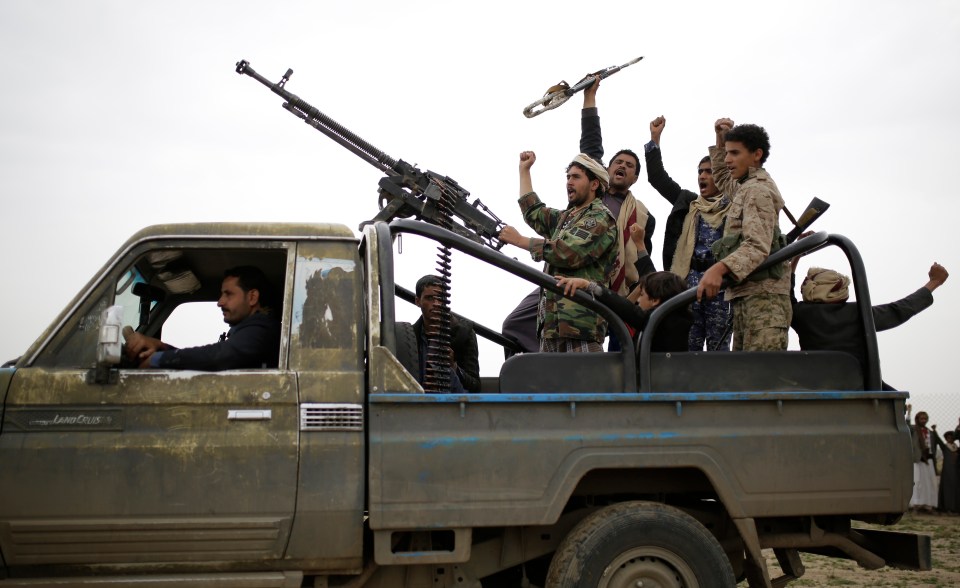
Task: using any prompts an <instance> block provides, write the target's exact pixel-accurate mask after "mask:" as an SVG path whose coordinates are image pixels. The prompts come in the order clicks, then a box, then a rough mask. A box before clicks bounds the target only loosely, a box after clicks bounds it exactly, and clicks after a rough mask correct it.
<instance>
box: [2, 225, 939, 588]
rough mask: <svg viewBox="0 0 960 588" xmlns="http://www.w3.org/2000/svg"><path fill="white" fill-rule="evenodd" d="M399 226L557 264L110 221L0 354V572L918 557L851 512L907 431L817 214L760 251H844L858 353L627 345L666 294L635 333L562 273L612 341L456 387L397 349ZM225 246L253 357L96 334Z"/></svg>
mask: <svg viewBox="0 0 960 588" xmlns="http://www.w3.org/2000/svg"><path fill="white" fill-rule="evenodd" d="M402 233H409V234H413V235H417V236H419V237H418V238H425V239H428V240H431V241H435V242H436V243H438V244H440V245H441V246H444V247H450V248H452V249H453V250H455V251H456V252H458V255H466V256H470V257H473V258H475V259H476V260H478V261H479V262H480V263H483V264H485V265H486V267H487V269H488V271H489V272H491V274H495V273H497V272H504V273H505V274H511V275H512V276H515V277H519V278H522V279H524V280H527V281H529V282H530V283H532V284H534V285H536V286H540V287H545V288H555V285H554V281H553V279H552V278H550V277H549V276H547V275H546V274H543V273H542V272H539V271H537V270H535V269H533V268H530V267H529V266H527V265H524V264H522V263H520V262H517V261H516V260H513V259H510V258H508V257H507V256H505V255H503V254H501V253H499V252H497V251H494V250H493V249H490V248H485V247H483V246H481V245H479V244H477V243H475V242H473V241H471V240H469V239H466V238H464V237H462V236H459V235H457V234H454V233H451V232H448V231H446V230H444V229H442V228H439V227H436V226H434V225H430V224H427V223H424V222H421V221H415V220H410V219H406V220H395V221H393V222H392V223H390V224H386V223H384V222H377V223H374V224H370V225H367V226H366V227H365V228H364V229H363V231H362V235H361V238H359V239H358V238H357V237H356V236H355V234H354V233H353V232H352V231H351V230H350V229H348V228H347V227H345V226H342V225H336V224H266V223H264V224H185V225H163V226H154V227H149V228H146V229H144V230H141V231H140V232H138V233H137V234H135V235H134V236H133V237H131V238H130V239H129V240H128V241H127V242H126V243H125V244H124V245H123V246H122V247H121V248H120V249H119V251H118V252H117V253H116V254H115V255H114V256H113V257H112V258H111V259H110V260H109V261H108V262H107V263H106V264H105V265H104V266H103V268H102V270H101V271H100V272H98V273H97V274H96V275H95V276H94V277H93V278H92V279H91V280H90V281H89V282H88V283H87V285H86V286H85V287H83V289H82V290H81V291H80V292H79V293H78V294H77V295H76V297H75V298H74V299H73V300H72V302H70V303H69V305H68V306H67V307H66V308H65V309H64V310H63V311H62V312H61V313H60V314H59V316H58V317H57V318H56V320H54V321H53V323H52V324H51V325H50V326H49V328H48V329H47V330H46V331H44V332H43V333H42V334H41V335H40V336H39V337H38V338H37V340H36V342H35V343H33V344H32V345H31V346H30V347H29V349H27V350H26V352H25V353H24V354H23V355H22V356H21V357H20V358H18V359H16V360H13V361H11V362H8V363H7V364H6V365H5V366H4V367H3V368H2V369H0V399H2V405H0V410H2V413H0V414H2V421H0V422H2V428H0V472H2V475H0V554H2V559H0V587H3V588H6V587H8V586H70V585H81V584H82V585H83V586H101V585H103V586H138V587H143V586H161V585H162V586H170V585H190V586H242V587H267V586H278V587H279V586H289V587H299V586H314V587H318V588H319V587H328V586H350V587H361V586H363V587H406V588H417V587H424V588H426V587H480V586H484V587H491V586H511V585H517V586H518V585H520V582H525V583H526V582H529V581H530V580H531V579H532V580H533V581H534V583H535V584H537V585H546V586H548V587H550V588H569V587H591V588H592V587H595V586H596V587H608V588H618V587H625V586H641V585H643V586H650V585H655V586H675V587H679V586H682V587H688V588H689V587H712V586H734V585H735V584H736V583H737V582H738V581H744V582H746V583H747V584H748V585H749V586H750V587H760V586H763V587H772V586H782V585H784V584H786V583H787V582H789V581H790V580H792V579H794V578H797V577H799V576H801V575H802V574H803V563H802V560H801V553H803V552H813V553H821V554H828V555H833V556H837V557H845V558H850V559H853V560H856V561H857V562H858V563H859V564H860V565H861V566H863V567H865V568H878V567H882V566H884V565H892V566H898V567H904V568H910V569H929V568H930V544H929V538H928V537H925V536H920V535H913V534H909V533H900V532H895V531H889V530H885V529H884V530H870V529H866V528H860V527H857V526H856V525H854V524H853V523H855V522H857V521H862V522H867V523H874V524H879V525H891V524H893V523H895V522H896V521H897V520H898V519H899V518H900V517H901V516H902V514H903V513H904V512H905V511H906V510H907V507H908V503H909V499H910V495H911V488H912V458H911V443H910V438H909V431H908V427H907V424H906V422H905V420H904V406H905V399H906V398H907V396H908V395H907V393H905V392H896V391H883V390H881V381H880V368H879V363H878V359H877V342H876V335H875V332H874V329H873V322H872V321H873V319H872V314H871V312H870V311H869V308H870V301H869V290H868V288H867V283H866V277H865V272H864V271H863V267H862V261H861V260H860V257H859V254H858V253H857V251H856V248H855V247H854V246H853V244H852V243H850V242H849V241H848V240H846V239H845V238H843V237H842V236H839V235H828V234H826V233H818V234H816V235H813V236H810V237H807V238H805V239H802V240H800V241H798V242H796V243H794V244H792V245H790V246H788V247H787V248H785V249H783V250H781V251H780V252H778V253H777V254H776V255H774V256H772V257H771V259H770V260H768V262H767V263H775V262H777V261H781V262H782V261H783V260H784V259H786V258H788V257H790V256H792V255H796V254H797V253H801V252H807V251H813V250H816V249H820V248H824V247H839V248H840V249H841V250H842V251H843V252H844V253H845V254H846V255H847V257H848V259H849V260H850V262H851V266H852V269H853V274H854V284H855V287H856V292H857V297H858V300H859V302H860V304H861V308H862V309H864V311H863V312H861V315H862V319H863V325H864V333H865V335H864V337H865V341H864V344H865V346H866V349H867V350H868V359H869V362H868V363H869V367H868V369H866V370H863V369H861V367H860V363H859V362H858V361H857V360H856V359H855V358H853V356H850V355H846V354H842V353H835V352H809V351H785V352H777V353H652V352H651V350H650V342H651V340H652V333H653V332H654V331H655V330H656V328H657V326H658V324H659V322H660V321H661V320H662V317H664V316H666V313H668V312H670V311H672V310H673V309H675V308H676V307H678V306H681V305H685V304H688V303H689V302H690V301H691V298H692V296H693V295H694V292H693V291H688V292H686V293H684V294H682V295H681V296H678V297H676V298H674V299H673V300H671V301H669V302H667V303H665V304H664V305H662V306H661V307H660V308H659V309H658V310H657V311H656V312H654V314H653V316H652V317H651V320H650V323H649V325H648V327H647V329H646V330H645V331H644V332H643V333H642V334H641V336H640V337H639V338H638V339H634V340H631V337H630V336H629V333H628V331H627V329H626V327H625V325H624V323H623V321H622V320H620V318H619V317H618V316H617V315H616V314H614V313H613V312H612V311H611V310H610V309H608V308H606V307H605V306H603V305H602V304H600V303H599V302H596V301H594V300H593V299H592V298H591V297H590V296H589V295H586V294H584V293H582V292H578V293H577V294H576V295H575V298H576V299H577V300H578V301H580V302H582V303H583V304H585V305H587V306H589V307H590V308H593V309H594V310H596V311H597V312H599V313H601V314H602V315H603V316H605V317H606V318H607V319H608V321H609V323H610V327H611V329H612V330H613V331H614V332H615V333H616V334H617V335H618V337H619V339H620V341H623V342H625V343H623V350H622V351H620V352H615V353H597V354H583V355H579V356H578V357H576V358H571V357H570V356H565V355H563V354H541V353H528V354H518V355H514V356H512V357H511V358H509V359H508V360H506V361H505V362H504V363H503V365H502V367H501V369H500V371H499V375H498V376H497V377H485V378H483V390H482V391H481V393H476V394H466V395H461V394H427V393H424V392H423V388H422V387H421V386H420V384H419V383H418V382H417V380H416V379H415V378H414V376H413V375H411V370H415V369H416V368H415V367H412V366H411V357H412V358H414V361H415V358H416V348H415V342H414V344H413V348H411V342H410V338H409V337H408V336H406V335H405V333H406V330H405V328H404V323H400V322H398V321H397V320H396V310H397V304H398V302H403V298H402V297H400V296H399V295H398V292H402V291H403V288H401V287H400V285H399V284H396V283H395V276H394V247H393V241H394V239H395V238H396V237H397V236H398V235H400V234H402ZM240 264H247V265H255V266H257V267H259V268H261V269H262V270H263V271H264V272H265V273H266V274H267V276H268V277H269V278H270V280H271V282H272V283H273V284H275V285H277V293H276V294H277V296H276V299H277V300H278V304H277V308H276V310H277V311H278V312H279V313H280V317H281V320H282V329H283V330H282V336H281V345H280V350H279V358H278V360H279V368H277V369H247V370H228V371H221V372H200V371H173V370H158V369H136V368H134V367H132V366H126V365H124V364H123V363H122V362H119V361H118V358H117V357H115V356H113V355H111V354H109V353H105V354H104V353H100V352H99V351H98V350H99V349H101V348H102V346H104V345H109V344H116V342H117V329H115V328H109V327H110V325H108V324H105V322H104V321H103V320H102V319H101V317H104V316H105V315H106V313H105V312H104V311H105V310H108V309H111V308H114V307H120V308H121V309H122V315H121V316H122V317H123V318H122V323H123V324H126V325H129V326H131V327H133V328H136V329H137V330H139V331H140V332H143V333H145V334H148V335H151V336H155V337H158V338H159V337H160V336H161V335H162V334H163V327H164V323H165V321H166V320H167V319H168V317H170V316H171V313H173V312H174V311H175V310H176V309H177V307H178V306H180V305H182V304H187V303H191V302H196V301H212V300H216V299H217V297H218V295H219V288H220V280H221V277H222V275H223V271H224V269H226V268H228V267H232V266H236V265H240ZM406 326H407V327H408V326H409V325H406ZM489 331H490V330H489V329H486V330H481V333H489ZM497 335H498V334H497V333H493V335H492V336H493V338H494V339H495V340H498V339H497ZM413 365H415V364H413ZM764 549H773V553H775V554H776V558H777V560H778V563H779V567H780V568H781V569H780V570H775V569H774V570H769V569H768V566H767V564H766V563H765V557H764V554H763V553H762V550H764ZM774 572H775V573H774Z"/></svg>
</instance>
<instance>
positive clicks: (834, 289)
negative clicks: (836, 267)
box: [800, 267, 850, 302]
mask: <svg viewBox="0 0 960 588" xmlns="http://www.w3.org/2000/svg"><path fill="white" fill-rule="evenodd" d="M849 286H850V278H848V277H847V276H845V275H843V274H841V273H839V272H835V271H833V270H829V269H823V268H822V267H812V268H810V270H809V271H808V272H807V277H806V278H804V280H803V283H802V284H800V294H801V295H802V296H803V301H804V302H845V301H846V300H847V298H849V297H850V292H849V288H848V287H849Z"/></svg>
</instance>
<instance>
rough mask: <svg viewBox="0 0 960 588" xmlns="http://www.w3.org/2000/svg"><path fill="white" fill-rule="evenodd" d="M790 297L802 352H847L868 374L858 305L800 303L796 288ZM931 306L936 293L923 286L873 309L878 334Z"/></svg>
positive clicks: (846, 303)
mask: <svg viewBox="0 0 960 588" xmlns="http://www.w3.org/2000/svg"><path fill="white" fill-rule="evenodd" d="M790 298H791V300H792V302H793V321H792V322H791V323H790V326H791V327H793V330H794V331H796V333H797V337H798V338H799V339H800V349H804V350H827V351H846V352H847V353H850V354H851V355H853V356H854V357H856V358H857V360H859V361H860V366H861V369H863V370H864V373H866V369H867V351H866V345H865V342H864V341H865V340H864V333H863V325H862V323H861V321H860V315H859V314H858V310H857V303H856V302H837V303H817V302H797V296H796V293H795V292H794V288H791V289H790ZM931 304H933V294H932V293H931V292H930V290H927V289H926V288H922V287H921V288H920V289H918V290H917V291H916V292H914V293H913V294H910V295H909V296H907V297H906V298H902V299H900V300H897V301H896V302H891V303H889V304H881V305H878V306H874V307H873V323H874V325H875V327H876V330H877V331H878V332H879V331H885V330H887V329H892V328H894V327H898V326H900V325H902V324H903V323H905V322H907V320H909V319H910V318H911V317H913V315H915V314H917V313H918V312H920V311H922V310H924V309H926V308H927V307H928V306H930V305H931Z"/></svg>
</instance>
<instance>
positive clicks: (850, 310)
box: [790, 233, 949, 389]
mask: <svg viewBox="0 0 960 588" xmlns="http://www.w3.org/2000/svg"><path fill="white" fill-rule="evenodd" d="M809 234H810V233H804V234H803V235H801V238H803V237H805V236H806V235H809ZM799 259H800V258H799V257H795V258H793V260H791V262H790V264H791V268H792V269H793V270H794V271H796V267H797V263H798V261H799ZM948 276H949V274H948V273H947V270H946V268H945V267H943V266H942V265H940V264H939V263H934V264H933V265H931V266H930V270H929V271H928V272H927V278H928V279H927V283H926V284H924V285H923V286H921V287H920V288H917V290H916V291H915V292H913V293H912V294H910V295H909V296H907V297H905V298H901V299H900V300H897V301H896V302H891V303H889V304H878V305H876V306H874V307H873V308H872V309H871V310H873V324H874V327H875V328H876V330H877V332H879V331H885V330H887V329H892V328H894V327H898V326H900V325H902V324H903V323H905V322H907V321H908V320H910V318H912V317H913V316H914V315H915V314H917V313H918V312H920V311H922V310H925V309H927V308H929V307H930V305H932V304H933V291H934V290H936V289H937V288H939V287H940V286H942V285H943V283H944V282H946V281H947V277H948ZM849 286H850V278H849V277H847V276H845V275H843V274H841V273H838V272H835V271H833V270H829V269H824V268H819V267H812V268H810V269H809V271H808V272H807V277H806V278H804V280H803V283H802V284H801V285H800V295H801V296H802V298H803V301H802V302H797V298H796V294H795V293H794V292H793V289H792V288H791V291H790V297H791V300H792V303H793V321H792V322H791V323H790V326H791V327H793V330H794V331H795V332H796V333H797V337H798V338H799V339H800V349H803V350H808V351H809V350H827V351H846V352H847V353H849V354H851V355H853V356H854V357H856V358H857V360H859V361H860V366H861V368H862V369H863V370H864V371H866V369H867V352H866V348H865V344H864V333H863V327H862V323H861V321H860V314H859V311H858V310H857V303H856V302H847V300H848V298H849V297H850V293H849ZM884 388H889V386H888V385H887V384H886V383H884ZM889 389H892V388H889Z"/></svg>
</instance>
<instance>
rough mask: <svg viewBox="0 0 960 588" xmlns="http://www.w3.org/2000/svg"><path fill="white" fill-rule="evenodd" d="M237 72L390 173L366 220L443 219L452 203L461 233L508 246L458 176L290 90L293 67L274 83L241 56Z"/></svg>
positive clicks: (495, 221)
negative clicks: (411, 157)
mask: <svg viewBox="0 0 960 588" xmlns="http://www.w3.org/2000/svg"><path fill="white" fill-rule="evenodd" d="M237 73H238V74H243V75H248V76H250V77H252V78H253V79H255V80H257V81H258V82H260V83H261V84H263V85H264V86H266V87H268V88H270V90H271V91H272V92H273V93H274V94H277V95H278V96H280V97H281V98H283V99H284V100H285V101H286V102H284V104H283V107H284V108H285V109H287V110H288V111H290V112H291V113H293V114H294V115H295V116H296V117H297V118H299V119H300V120H302V121H303V122H305V123H307V124H308V125H310V126H312V127H313V128H315V129H316V130H318V131H320V132H321V133H323V134H324V135H326V136H328V137H330V138H331V139H333V140H334V141H336V142H337V143H339V144H340V145H342V146H343V147H345V148H347V150H349V151H350V152H351V153H353V154H354V155H357V156H358V157H360V158H361V159H363V160H364V161H366V162H368V163H369V164H370V165H372V166H374V167H376V168H377V169H379V170H380V171H382V172H384V173H385V174H386V175H387V177H386V178H383V179H382V180H380V212H379V213H378V214H377V215H376V216H375V217H374V218H373V219H371V220H370V221H367V222H365V223H363V224H367V223H369V222H375V221H381V220H383V221H390V220H392V219H394V218H398V217H399V218H406V217H409V216H413V215H416V216H418V217H420V218H423V219H426V220H428V221H430V222H434V223H436V224H444V223H442V222H441V220H442V219H441V217H442V216H443V215H444V214H445V212H444V211H445V210H447V209H450V210H451V211H452V214H453V215H454V216H456V217H457V218H459V219H460V221H461V222H462V224H459V223H453V225H452V226H451V227H450V229H451V230H453V231H454V232H455V233H457V234H459V235H462V236H464V237H467V238H469V239H473V240H474V241H477V242H478V243H483V244H485V245H489V246H490V247H493V248H494V249H500V248H501V247H503V243H502V242H501V241H500V231H501V229H503V227H504V226H505V225H504V223H503V221H501V220H500V219H499V218H497V216H496V215H495V214H493V213H492V212H490V210H489V209H488V208H487V207H486V206H484V205H483V203H482V202H480V200H479V199H477V200H475V201H474V202H473V204H470V203H469V202H467V197H469V196H470V192H467V191H466V190H464V189H463V188H462V187H461V186H460V185H459V184H457V182H456V181H454V180H453V179H452V178H449V177H447V176H443V175H440V174H437V173H434V172H432V171H426V172H422V171H420V170H419V169H417V167H416V166H415V165H411V164H409V163H407V162H405V161H403V160H402V159H394V158H392V157H390V156H389V155H387V154H386V153H384V152H383V151H381V150H379V149H377V148H376V147H374V146H373V145H372V144H370V143H369V142H367V141H364V140H363V139H361V138H360V137H359V136H357V135H356V134H355V133H353V132H351V131H350V130H349V129H347V128H346V127H344V126H343V125H341V124H340V123H338V122H337V121H335V120H333V119H332V118H330V117H329V116H327V115H326V114H324V113H323V112H321V111H320V110H318V109H317V108H315V107H313V106H311V105H310V104H309V103H308V102H307V101H305V100H303V99H301V98H300V97H299V96H297V95H296V94H293V93H291V92H288V91H287V89H286V88H285V86H286V84H287V81H289V80H290V76H292V75H293V70H292V69H287V72H286V73H285V74H283V78H281V79H280V81H279V82H277V83H271V82H270V81H269V80H267V79H266V78H265V77H263V76H262V75H260V74H258V73H257V72H256V71H254V69H253V68H252V67H250V63H249V62H248V61H246V60H241V61H239V62H237ZM441 197H443V198H444V200H445V204H444V205H443V206H438V202H439V201H440V199H441ZM361 226H363V225H361Z"/></svg>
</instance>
